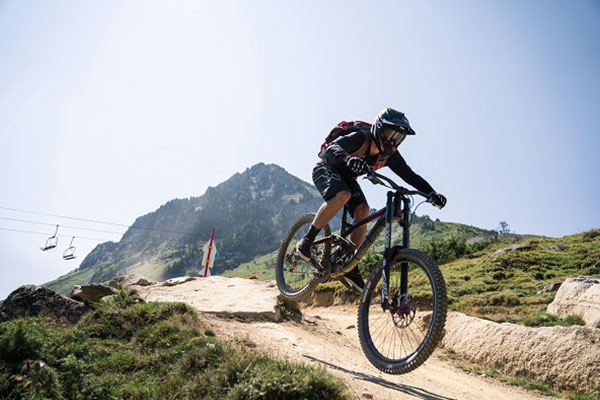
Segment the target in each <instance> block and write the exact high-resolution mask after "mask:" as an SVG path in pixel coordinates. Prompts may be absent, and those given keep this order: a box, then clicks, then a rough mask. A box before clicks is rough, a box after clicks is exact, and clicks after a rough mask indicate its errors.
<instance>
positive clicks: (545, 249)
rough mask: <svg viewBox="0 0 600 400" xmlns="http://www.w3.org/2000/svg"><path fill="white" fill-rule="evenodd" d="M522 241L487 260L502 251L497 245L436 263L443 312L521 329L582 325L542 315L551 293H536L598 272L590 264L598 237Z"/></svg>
mask: <svg viewBox="0 0 600 400" xmlns="http://www.w3.org/2000/svg"><path fill="white" fill-rule="evenodd" d="M591 232H595V231H591ZM522 243H524V244H527V245H529V246H530V249H527V250H519V251H512V252H507V253H505V254H503V255H500V256H497V257H496V258H494V259H490V256H491V255H492V254H493V253H494V251H496V250H498V249H501V248H503V247H506V244H505V243H499V244H496V245H494V246H492V247H490V248H488V249H486V250H484V251H482V252H480V253H479V254H475V257H473V258H462V259H459V260H456V261H454V262H451V263H447V264H444V265H442V266H441V269H442V272H443V274H444V277H445V279H446V285H447V287H448V299H449V309H450V310H452V311H460V312H464V313H465V314H468V315H473V316H477V317H481V318H486V319H490V320H493V321H497V322H512V323H517V324H522V325H527V326H552V325H563V326H569V325H581V324H583V320H582V319H581V318H580V317H577V316H569V317H567V318H565V319H560V318H557V317H555V316H550V315H548V314H546V313H545V311H546V308H547V306H548V304H549V303H550V302H552V300H553V299H554V296H555V294H556V293H555V292H551V293H541V294H537V291H538V289H540V288H541V287H542V286H544V285H547V284H549V283H553V282H562V281H564V280H565V279H566V278H569V277H576V276H582V275H587V276H597V277H598V276H600V269H599V268H598V267H596V266H595V264H596V263H597V262H598V261H599V260H600V235H594V234H590V233H589V232H586V233H583V234H577V235H572V236H566V237H563V238H560V239H553V238H535V239H531V238H530V239H526V240H524V241H523V242H522ZM557 246H559V247H557ZM557 249H560V250H557Z"/></svg>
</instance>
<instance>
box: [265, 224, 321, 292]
mask: <svg viewBox="0 0 600 400" xmlns="http://www.w3.org/2000/svg"><path fill="white" fill-rule="evenodd" d="M314 217H315V214H314V213H309V214H304V215H302V216H301V217H300V218H298V220H296V222H294V224H293V225H292V227H291V228H290V230H289V231H288V233H287V234H286V235H285V237H284V238H283V240H282V242H281V247H280V248H279V253H278V255H277V263H276V264H275V279H276V280H277V287H278V288H279V292H280V293H281V294H282V295H283V297H285V298H287V299H290V300H301V299H303V298H306V297H308V296H309V295H310V294H311V293H312V292H313V290H314V288H315V287H316V286H317V284H318V283H319V280H318V277H317V270H316V269H315V268H314V267H313V265H312V264H311V263H310V262H304V261H302V260H301V259H299V258H298V257H296V256H295V254H294V252H295V249H296V243H298V241H299V240H300V239H301V238H303V237H304V235H305V234H306V233H307V232H308V230H309V229H310V225H311V224H312V221H313V219H314ZM329 235H331V230H330V229H329V225H326V226H325V227H324V228H323V229H322V230H321V232H320V233H319V236H317V239H319V238H321V237H323V236H329ZM330 250H331V244H330V243H329V242H324V243H321V244H319V245H314V246H313V247H312V248H311V253H312V259H313V260H315V261H316V262H318V263H321V262H322V261H324V260H326V259H327V258H329V254H330Z"/></svg>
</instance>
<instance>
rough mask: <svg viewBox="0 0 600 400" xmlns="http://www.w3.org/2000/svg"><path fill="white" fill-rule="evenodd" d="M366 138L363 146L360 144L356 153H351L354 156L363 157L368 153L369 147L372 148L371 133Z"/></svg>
mask: <svg viewBox="0 0 600 400" xmlns="http://www.w3.org/2000/svg"><path fill="white" fill-rule="evenodd" d="M365 136H366V139H365V142H364V143H363V144H362V146H360V148H359V149H358V150H356V151H355V152H354V153H352V154H350V155H351V156H352V157H358V158H362V157H363V156H364V155H365V154H367V152H368V151H369V149H370V148H371V139H372V138H371V135H369V134H366V135H365Z"/></svg>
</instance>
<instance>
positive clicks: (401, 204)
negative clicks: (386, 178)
mask: <svg viewBox="0 0 600 400" xmlns="http://www.w3.org/2000/svg"><path fill="white" fill-rule="evenodd" d="M347 215H348V208H347V207H346V206H344V211H343V214H342V227H341V233H340V236H341V237H342V238H346V237H347V236H348V235H350V234H351V233H352V232H354V231H355V230H356V229H357V228H359V227H361V226H363V225H365V224H367V223H369V222H371V221H373V220H375V219H377V218H378V220H377V222H376V223H375V225H374V226H373V227H372V228H371V229H370V230H369V232H368V233H367V235H366V237H365V239H364V240H363V241H362V243H361V244H360V245H359V246H358V248H357V249H356V251H355V252H354V254H353V256H352V257H351V258H350V259H349V260H348V261H347V262H346V263H345V264H344V266H343V267H342V268H341V269H340V270H339V271H337V272H335V273H333V274H332V276H334V277H336V276H340V275H343V274H346V273H348V272H350V271H351V270H352V269H354V267H356V265H358V262H359V261H360V260H361V259H362V257H363V256H364V255H365V253H366V252H367V250H369V248H370V247H371V246H372V245H373V242H374V241H375V239H376V238H377V237H378V236H379V234H380V233H381V231H382V230H383V228H385V248H384V252H383V275H382V288H381V290H382V293H381V294H382V296H381V306H382V307H383V308H384V309H388V308H389V306H390V304H389V281H388V278H389V271H390V262H391V261H392V260H391V258H392V256H393V254H392V223H393V222H394V221H398V223H399V224H400V226H402V247H403V248H408V246H409V244H410V223H409V217H410V200H409V199H408V198H407V197H405V196H403V195H402V194H401V193H399V192H398V191H389V192H388V193H387V202H386V206H385V207H384V208H382V209H380V210H378V211H376V212H374V213H372V214H370V215H369V216H367V217H366V218H364V219H362V220H360V221H357V222H355V223H354V224H350V223H348V222H347V221H346V219H347ZM333 238H334V235H330V236H327V237H324V238H321V239H318V240H315V242H314V245H318V244H321V243H324V242H327V241H330V240H332V239H333ZM319 267H320V266H319ZM321 268H322V267H321ZM407 287H408V264H402V265H401V275H400V294H401V295H402V294H406V292H407Z"/></svg>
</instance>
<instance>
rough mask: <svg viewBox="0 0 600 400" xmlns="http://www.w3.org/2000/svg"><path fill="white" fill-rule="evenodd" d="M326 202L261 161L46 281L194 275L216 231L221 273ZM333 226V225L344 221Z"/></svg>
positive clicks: (424, 228) (423, 220)
mask: <svg viewBox="0 0 600 400" xmlns="http://www.w3.org/2000/svg"><path fill="white" fill-rule="evenodd" d="M322 201H323V200H322V198H321V196H320V195H319V193H318V192H317V190H316V189H315V188H314V187H313V185H312V184H309V183H307V182H305V181H303V180H301V179H299V178H297V177H295V176H294V175H292V174H290V173H288V172H287V171H286V170H285V169H284V168H282V167H280V166H278V165H276V164H264V163H258V164H256V165H253V166H252V167H248V168H246V169H245V170H244V171H243V172H238V173H235V174H234V175H232V176H231V177H230V178H229V179H227V180H225V181H224V182H221V183H220V184H218V185H216V186H214V187H212V186H211V187H208V188H207V189H206V191H205V192H204V194H202V195H200V196H197V197H189V198H184V199H173V200H169V201H167V202H166V203H165V204H163V205H161V206H160V207H158V208H157V209H156V210H155V211H152V212H149V213H146V214H144V215H141V216H140V217H138V218H136V220H135V222H134V223H133V224H132V225H131V227H130V228H129V229H128V230H127V231H126V232H125V234H124V235H123V237H122V238H121V240H120V241H118V242H105V243H101V244H99V245H98V246H96V248H94V250H92V252H90V253H89V254H88V255H87V256H86V257H85V259H84V260H83V261H82V262H81V264H80V266H79V268H77V269H76V270H75V271H72V272H70V273H68V274H66V275H64V276H62V277H59V278H57V279H56V280H54V281H51V282H48V283H46V284H45V285H46V286H48V287H50V288H52V289H55V290H57V291H60V292H63V293H65V292H68V291H69V290H70V289H71V288H72V287H73V286H74V285H75V284H82V283H101V282H106V281H108V280H110V279H112V278H113V277H115V276H118V275H122V274H125V273H138V274H141V275H143V276H146V277H147V278H149V279H154V280H165V279H169V278H172V277H176V276H182V275H196V274H198V270H199V268H198V267H199V265H200V263H201V259H202V250H201V249H202V246H203V245H204V243H205V241H206V240H208V238H209V237H210V233H211V231H212V229H213V228H215V230H216V241H215V244H216V246H217V249H218V252H219V258H218V259H217V260H216V262H215V269H216V273H217V274H222V273H223V272H226V271H229V270H231V269H234V268H236V267H238V266H239V265H241V264H243V263H248V262H251V261H252V260H253V259H255V258H256V257H261V256H263V255H266V254H270V253H273V252H275V251H276V250H277V248H278V247H279V243H280V241H281V238H282V237H283V235H284V234H285V233H286V232H287V229H288V228H289V226H290V225H291V224H292V223H293V221H295V220H296V218H298V216H300V215H302V214H304V213H307V212H315V211H316V210H317V209H318V208H319V207H320V205H321V204H322ZM413 222H414V225H415V228H418V229H413V231H414V233H415V234H416V236H415V238H418V236H419V233H422V234H424V235H425V236H431V237H432V238H433V237H443V236H447V235H449V234H450V233H456V234H458V235H460V236H464V237H465V238H466V239H469V238H473V237H488V236H490V235H493V234H494V231H490V230H485V229H481V228H477V227H471V226H467V225H462V224H456V223H445V222H441V221H439V220H436V221H432V220H430V219H429V217H427V216H421V217H418V216H415V219H414V221H413ZM331 226H332V229H334V230H335V229H336V228H337V227H339V221H337V219H336V220H334V221H333V222H332V224H331ZM457 227H458V228H457ZM415 244H416V243H415Z"/></svg>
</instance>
